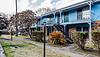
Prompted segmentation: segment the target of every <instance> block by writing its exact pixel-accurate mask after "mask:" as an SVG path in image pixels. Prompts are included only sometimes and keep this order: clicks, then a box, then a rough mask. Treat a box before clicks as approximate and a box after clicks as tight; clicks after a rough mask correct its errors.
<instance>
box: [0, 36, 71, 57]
mask: <svg viewBox="0 0 100 57" xmlns="http://www.w3.org/2000/svg"><path fill="white" fill-rule="evenodd" d="M14 39H15V38H14ZM17 39H19V38H17ZM0 43H1V44H2V46H3V49H4V51H5V54H6V56H7V57H43V48H42V47H40V46H37V45H36V44H38V43H35V42H33V41H27V40H13V41H10V40H4V39H0ZM46 57H70V56H69V55H65V54H63V53H59V52H54V51H52V50H49V49H46Z"/></svg>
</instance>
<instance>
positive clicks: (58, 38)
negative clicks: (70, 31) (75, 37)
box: [49, 31, 65, 45]
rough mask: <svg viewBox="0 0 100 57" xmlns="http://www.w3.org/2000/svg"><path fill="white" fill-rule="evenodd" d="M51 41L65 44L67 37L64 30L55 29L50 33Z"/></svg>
mask: <svg viewBox="0 0 100 57" xmlns="http://www.w3.org/2000/svg"><path fill="white" fill-rule="evenodd" d="M49 42H50V43H51V44H62V45H64V44H65V39H64V35H63V33H62V32H59V31H53V32H52V33H51V34H50V35H49Z"/></svg>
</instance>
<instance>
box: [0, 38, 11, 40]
mask: <svg viewBox="0 0 100 57" xmlns="http://www.w3.org/2000/svg"><path fill="white" fill-rule="evenodd" d="M0 39H1V40H11V39H8V38H0Z"/></svg>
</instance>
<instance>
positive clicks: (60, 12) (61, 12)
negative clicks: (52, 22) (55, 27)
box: [59, 11, 62, 23]
mask: <svg viewBox="0 0 100 57" xmlns="http://www.w3.org/2000/svg"><path fill="white" fill-rule="evenodd" d="M61 21H62V11H60V20H59V23H61Z"/></svg>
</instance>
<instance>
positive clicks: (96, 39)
mask: <svg viewBox="0 0 100 57" xmlns="http://www.w3.org/2000/svg"><path fill="white" fill-rule="evenodd" d="M92 40H93V43H94V45H95V46H96V47H97V48H98V49H99V51H100V31H98V30H95V31H93V32H92Z"/></svg>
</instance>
